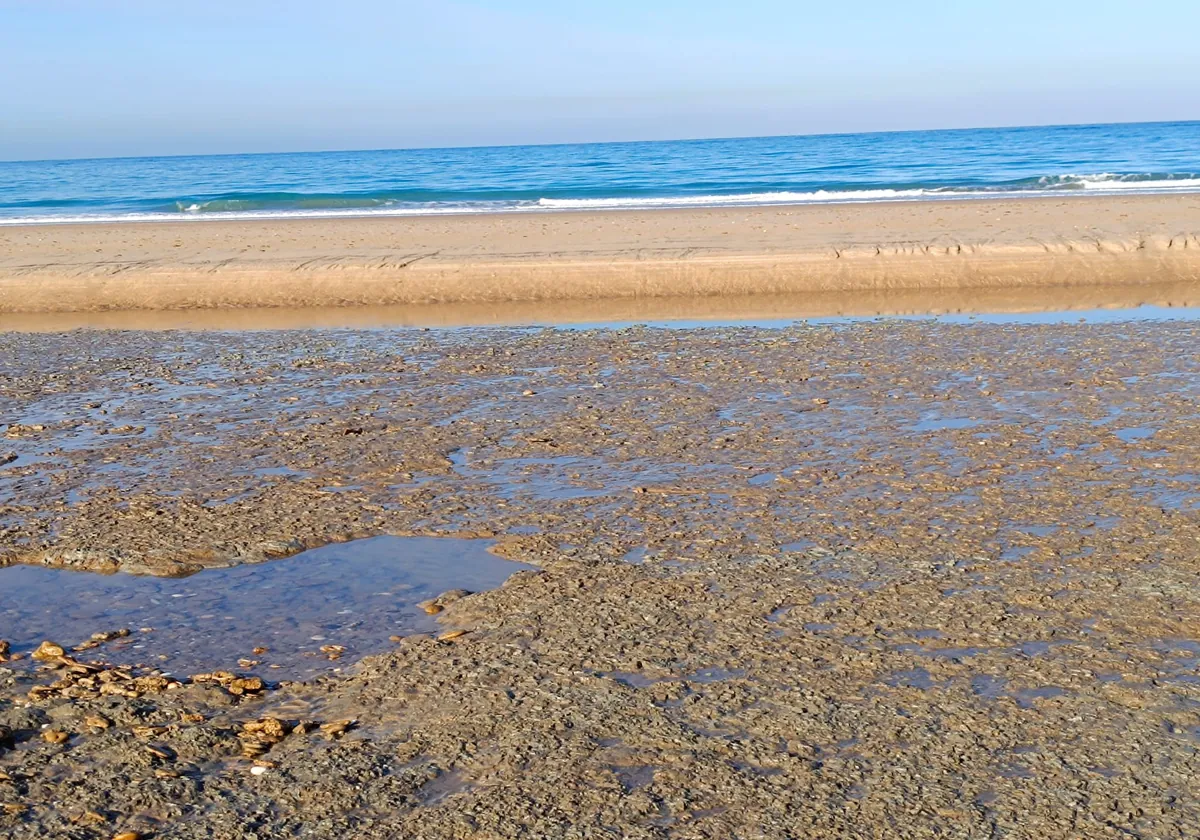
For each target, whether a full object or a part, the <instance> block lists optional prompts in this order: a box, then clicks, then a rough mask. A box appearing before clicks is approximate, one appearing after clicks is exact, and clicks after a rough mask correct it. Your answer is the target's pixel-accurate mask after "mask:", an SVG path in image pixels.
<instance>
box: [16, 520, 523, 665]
mask: <svg viewBox="0 0 1200 840" xmlns="http://www.w3.org/2000/svg"><path fill="white" fill-rule="evenodd" d="M491 544H492V543H491V541H490V540H481V539H455V538H449V537H392V536H381V537H371V538H368V539H362V540H355V541H353V542H347V543H338V544H334V545H328V546H324V547H322V548H317V549H313V550H311V551H306V552H303V553H301V554H298V555H296V556H295V557H291V558H288V559H285V560H274V561H271V562H268V563H262V564H257V565H251V566H237V567H235V568H232V569H213V570H210V571H203V572H199V573H198V574H195V575H192V576H191V577H187V578H156V577H139V576H134V575H125V574H116V575H101V574H94V573H89V572H76V571H64V570H61V569H47V568H43V567H40V566H10V567H8V568H4V569H0V590H3V592H4V599H3V604H2V605H0V638H2V639H6V640H8V641H9V642H11V643H12V646H13V650H14V651H18V652H19V651H28V650H31V649H32V648H34V647H36V646H37V645H38V644H39V643H40V642H41V641H42V640H43V639H51V640H53V641H56V642H58V643H60V644H63V645H67V646H70V645H74V644H78V643H79V642H82V641H84V640H86V639H88V638H89V637H90V636H91V635H92V634H93V633H96V632H101V631H108V630H115V629H118V628H130V629H131V630H132V631H133V632H132V633H131V635H130V636H129V637H127V638H124V639H120V640H118V641H116V642H110V643H108V644H105V645H103V646H102V647H100V648H97V649H95V650H91V651H88V652H86V653H84V654H82V658H83V659H84V660H85V661H86V660H88V659H97V658H102V659H105V660H107V661H111V662H113V663H116V664H145V665H153V666H155V667H160V668H162V669H163V670H166V671H170V672H173V673H178V674H187V673H196V672H201V671H210V670H214V669H224V670H235V671H241V672H246V671H250V672H254V673H257V674H259V675H261V676H263V677H264V678H267V679H270V680H272V681H274V680H281V679H293V680H295V679H306V678H309V677H311V676H313V675H315V674H318V673H321V672H326V671H330V670H336V669H338V668H339V667H340V666H341V665H346V664H350V663H353V662H354V661H356V660H357V659H358V658H360V657H362V656H364V655H368V654H372V653H379V652H382V651H384V650H387V649H388V648H389V647H390V646H391V642H389V641H388V637H389V636H392V635H406V634H410V633H419V632H429V631H434V630H436V629H438V627H439V625H438V624H437V622H436V621H435V619H434V617H432V616H428V615H426V614H425V613H424V611H423V610H421V609H420V608H418V607H417V606H416V605H417V604H418V603H420V602H421V601H424V600H427V599H429V598H433V597H436V596H437V595H439V594H441V593H443V592H446V591H447V590H450V589H468V590H471V591H480V590H484V589H492V588H495V587H497V586H499V585H500V584H502V583H503V582H504V581H505V580H506V579H507V578H508V577H509V575H511V574H512V573H513V572H516V571H518V570H519V569H528V568H530V567H529V566H526V565H524V564H521V563H514V562H511V561H509V560H504V559H502V558H500V557H497V556H495V555H493V554H491V553H490V552H489V551H488V550H487V549H488V547H489V546H490V545H491ZM141 628H153V629H151V630H149V631H146V632H143V630H142V629H141ZM328 645H338V646H341V647H344V648H345V652H344V654H343V658H342V659H340V660H338V661H331V660H330V659H329V658H328V656H327V654H326V653H323V652H322V651H321V647H322V646H328ZM256 647H265V648H267V649H268V652H267V653H265V654H261V655H255V654H253V653H252V652H253V650H254V648H256ZM239 659H249V660H254V661H257V662H258V663H259V664H258V665H256V666H239V665H238V660H239Z"/></svg>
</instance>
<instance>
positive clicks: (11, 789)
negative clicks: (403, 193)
mask: <svg viewBox="0 0 1200 840" xmlns="http://www.w3.org/2000/svg"><path fill="white" fill-rule="evenodd" d="M0 359H2V360H3V361H2V362H0V365H3V370H2V373H3V374H4V378H3V379H2V380H0V388H2V393H0V397H2V398H3V404H4V405H5V406H6V417H5V419H7V420H8V421H9V422H10V423H11V424H16V425H10V426H8V427H7V431H6V432H4V435H5V436H4V437H3V438H0V440H2V441H3V446H0V452H7V453H9V454H10V455H11V456H14V457H13V458H12V459H11V460H9V462H8V463H7V464H6V465H5V466H3V467H0V482H2V483H0V496H2V497H3V498H4V499H6V500H7V501H6V502H5V504H4V507H3V508H0V517H2V518H0V528H3V531H2V532H0V533H2V534H3V541H4V542H3V550H4V555H3V557H4V562H8V563H21V562H25V563H48V564H52V565H57V566H62V567H66V568H90V569H103V570H117V569H124V570H129V571H135V572H142V573H157V574H186V573H188V572H190V571H194V570H196V569H199V568H204V567H208V566H221V565H228V564H236V563H245V562H262V561H267V562H269V561H270V558H271V557H273V556H277V555H278V554H280V553H287V552H290V551H298V550H300V549H301V548H303V547H308V546H316V545H320V544H324V543H328V542H330V541H333V540H340V539H347V538H350V537H354V536H365V535H370V534H376V533H382V532H392V533H419V534H429V535H432V534H454V535H459V536H464V535H470V536H496V537H497V538H498V540H499V548H500V550H501V551H502V552H503V553H504V554H505V555H506V556H509V557H512V558H514V559H517V560H521V561H524V562H528V563H530V564H532V565H535V566H538V567H540V571H524V572H519V573H517V574H515V575H513V576H512V577H511V578H510V579H509V580H508V582H507V583H506V584H504V585H503V586H502V587H500V588H499V589H496V590H493V591H491V592H485V593H481V594H477V595H473V596H470V597H466V598H462V599H460V600H456V601H454V602H453V603H452V604H450V605H449V607H448V608H447V609H446V610H445V611H444V613H442V614H440V615H439V616H438V618H439V619H440V620H442V621H443V622H444V624H445V625H446V626H448V627H457V628H462V629H467V630H469V631H470V632H468V633H466V634H465V635H461V636H457V637H455V638H452V639H444V640H442V641H438V640H436V639H434V638H433V637H431V636H415V637H410V638H408V639H406V640H405V641H404V642H402V643H399V644H397V646H396V649H395V650H394V651H393V652H390V653H386V654H383V655H380V656H376V657H370V658H368V659H366V660H365V661H364V662H363V663H362V664H361V665H360V666H359V667H358V668H357V669H356V670H355V671H354V672H353V673H351V674H350V675H348V676H343V677H339V678H329V679H323V680H321V681H318V682H316V683H312V684H305V685H291V686H285V687H282V688H279V689H274V690H268V691H264V692H262V693H261V694H253V693H252V694H246V693H243V694H238V695H231V694H229V692H228V691H227V690H225V689H223V688H220V687H218V686H216V685H214V684H212V683H211V682H209V683H205V682H199V683H194V684H187V685H184V686H183V687H181V688H178V689H173V690H164V691H161V692H158V693H156V692H153V691H148V692H146V693H144V694H143V695H142V696H140V697H137V698H129V697H123V696H115V695H100V694H97V693H95V692H91V691H90V690H81V689H80V690H77V689H74V688H70V687H69V686H66V687H62V688H60V689H53V690H51V689H47V690H46V691H48V692H49V696H46V692H35V696H36V697H38V698H39V699H37V700H36V701H34V702H32V704H30V705H27V700H26V695H27V692H28V691H29V690H30V689H31V688H33V687H35V686H38V685H43V686H44V685H47V684H49V683H50V681H51V680H54V679H56V678H57V677H61V676H63V672H62V671H55V672H53V673H50V674H42V675H30V674H28V673H27V672H25V671H20V670H14V671H11V672H8V671H0V696H2V697H4V698H6V699H3V700H0V726H3V727H6V728H7V731H8V733H9V735H8V736H7V742H6V743H8V744H11V745H12V746H10V747H8V748H5V747H4V746H0V774H2V775H0V803H8V804H11V805H12V806H13V807H12V808H11V809H8V810H0V827H3V829H4V830H5V831H6V832H7V833H8V835H10V836H13V837H16V838H32V837H44V836H50V835H56V834H58V835H65V834H67V833H68V832H75V833H76V834H78V836H81V837H110V836H112V835H113V834H115V833H117V831H118V830H136V831H142V832H146V833H152V834H155V835H161V836H169V837H173V838H174V837H177V838H192V837H197V838H198V837H228V838H243V837H250V836H251V835H252V834H253V833H255V832H257V833H258V835H259V836H291V835H294V834H301V833H304V832H308V834H309V836H317V837H348V836H364V837H366V836H420V837H456V838H457V837H464V838H465V837H528V836H550V837H567V836H572V837H592V836H594V837H602V836H614V835H616V836H625V837H645V838H663V837H688V838H691V837H712V838H727V837H732V836H739V837H740V836H765V837H812V838H829V837H839V838H862V837H964V838H992V837H1013V838H1034V837H1037V838H1077V837H1089V838H1091V837H1128V836H1142V837H1177V838H1182V837H1187V836H1190V834H1191V833H1193V831H1194V828H1195V826H1196V825H1197V824H1200V810H1198V808H1197V802H1200V789H1198V783H1197V781H1196V780H1197V778H1200V776H1198V774H1197V770H1198V769H1200V768H1197V766H1196V747H1197V744H1198V738H1200V734H1198V733H1200V712H1198V711H1197V709H1198V708H1200V707H1198V706H1197V701H1198V700H1200V604H1198V603H1197V598H1198V597H1200V595H1198V594H1197V592H1198V590H1197V587H1196V586H1195V558H1196V556H1197V553H1198V550H1200V475H1198V473H1197V471H1196V464H1197V463H1200V435H1198V434H1197V433H1196V429H1197V428H1198V427H1200V417H1198V414H1200V409H1198V407H1197V406H1198V402H1197V399H1198V397H1200V326H1197V325H1195V324H1189V323H1171V322H1167V323H1130V324H1108V325H1056V326H1052V327H1050V326H1047V327H1042V326H996V325H963V326H959V325H948V324H897V323H888V324H860V325H852V326H844V327H809V328H805V327H797V328H792V329H786V330H775V331H772V330H755V329H720V330H702V331H689V332H678V331H661V330H647V329H633V330H625V331H613V332H580V333H563V332H553V331H544V332H535V333H528V332H519V331H505V330H472V331H460V332H455V333H441V334H439V333H420V332H386V331H382V332H379V331H377V332H351V331H343V332H328V333H300V332H296V333H287V332H281V333H262V334H215V333H166V334H163V333H159V334H153V335H151V334H146V333H122V334H117V333H86V332H85V333H77V334H71V335H32V336H31V335H22V336H18V335H6V336H3V337H0ZM267 568H269V566H268V567H267ZM97 629H106V628H97ZM59 641H62V642H65V643H73V642H75V641H77V640H75V639H65V640H59ZM330 641H331V642H333V643H336V642H337V640H336V639H331V640H330ZM354 654H355V651H354V650H353V649H352V647H351V649H349V650H347V652H346V656H347V657H349V658H352V657H353V656H354ZM235 655H236V654H235V653H233V652H231V662H230V663H229V668H230V670H233V671H239V672H241V669H239V667H238V666H237V664H236V662H234V661H232V659H233V657H234V656H235ZM0 667H2V666H0ZM247 673H253V671H252V670H251V671H249V672H247ZM264 676H266V677H268V678H269V674H264ZM56 692H57V693H56ZM64 692H65V693H66V694H68V695H70V694H72V693H74V694H75V695H76V696H74V697H69V696H67V697H64V696H63V694H64ZM97 714H103V715H104V716H105V718H106V719H107V720H109V721H110V725H109V726H108V727H107V728H97V727H95V726H91V725H89V724H88V722H87V719H88V717H89V716H95V715H97ZM264 715H274V716H277V717H279V718H280V719H283V720H284V721H286V722H287V723H288V726H289V727H290V725H291V724H292V723H293V722H296V721H300V720H311V721H314V722H317V723H333V724H337V722H338V721H345V720H353V721H354V724H353V725H352V726H350V727H349V728H346V729H344V730H341V731H335V732H333V733H332V734H330V735H329V736H328V737H326V736H325V735H323V734H322V733H321V731H320V730H319V729H317V730H314V731H311V732H303V733H300V732H297V733H293V734H290V735H287V736H286V737H283V738H280V739H279V740H277V741H274V742H273V743H272V744H271V745H270V748H269V750H267V751H266V752H265V753H264V754H261V755H260V756H259V760H260V762H261V763H260V769H259V770H257V771H255V772H257V773H259V775H252V773H251V767H252V762H251V761H250V760H249V759H247V758H241V757H239V756H241V755H242V754H243V747H242V742H243V740H244V739H240V738H239V737H238V735H239V733H242V734H243V735H245V734H246V733H245V731H244V730H243V725H244V724H245V723H246V722H248V721H254V720H257V719H258V718H261V717H263V716H264ZM43 725H50V727H51V728H52V729H54V730H55V731H61V732H63V733H65V734H66V736H67V737H66V738H65V740H64V741H63V742H62V743H51V742H49V741H45V740H43V739H42V736H41V734H40V733H41V732H42V731H43V730H42V729H41V727H42V726H43ZM144 727H157V728H153V729H151V730H150V731H147V730H146V729H145V728H144ZM334 729H335V730H336V729H337V727H336V726H335V727H334ZM54 739H57V736H54V738H53V739H52V740H54ZM148 746H149V747H153V748H154V750H157V752H155V751H148V749H147V747H148ZM164 755H165V756H166V757H163V756H164ZM88 812H92V813H93V814H95V815H97V816H99V817H100V818H101V820H102V821H101V822H99V823H94V822H93V818H92V817H85V816H82V815H84V814H86V813H88Z"/></svg>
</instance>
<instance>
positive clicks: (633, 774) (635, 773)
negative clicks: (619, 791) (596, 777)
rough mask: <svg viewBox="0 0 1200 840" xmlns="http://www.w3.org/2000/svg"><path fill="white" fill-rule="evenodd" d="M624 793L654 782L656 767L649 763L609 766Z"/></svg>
mask: <svg viewBox="0 0 1200 840" xmlns="http://www.w3.org/2000/svg"><path fill="white" fill-rule="evenodd" d="M610 769H611V770H612V772H613V774H614V775H615V776H616V777H617V781H618V782H619V783H620V785H621V787H622V788H624V790H625V792H626V793H633V792H634V791H638V790H641V789H642V788H645V787H649V786H650V785H652V784H654V773H655V771H656V770H657V769H658V768H657V767H655V766H654V765H651V764H636V765H629V766H621V765H618V766H613V767H612V768H610Z"/></svg>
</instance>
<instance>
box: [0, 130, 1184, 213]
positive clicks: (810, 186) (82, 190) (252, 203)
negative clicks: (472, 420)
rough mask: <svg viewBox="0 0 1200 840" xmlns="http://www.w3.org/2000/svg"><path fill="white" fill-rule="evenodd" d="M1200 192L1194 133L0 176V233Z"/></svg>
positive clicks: (223, 158)
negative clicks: (115, 224)
mask: <svg viewBox="0 0 1200 840" xmlns="http://www.w3.org/2000/svg"><path fill="white" fill-rule="evenodd" d="M1192 191H1194V192H1200V121H1197V122H1170V123H1128V124H1113V125H1072V126H1051V127H1044V126H1043V127H1028V128H987V129H961V130H946V131H904V132H887V133H872V134H826V135H806V136H794V137H749V138H735V139H715V140H679V141H656V142H630V143H592V144H575V145H543V146H497V147H476V148H446V149H393V150H379V151H347V152H303V153H289V154H247V155H202V156H181V157H140V158H104V159H92V160H44V161H8V162H0V224H30V223H53V222H101V221H149V220H166V219H178V220H196V221H200V220H204V219H248V218H261V217H275V216H299V217H335V216H409V215H436V214H455V213H499V212H521V213H537V212H544V211H552V210H557V211H561V210H595V209H636V208H655V207H663V208H669V207H676V208H681V207H720V206H730V207H753V206H763V205H785V204H814V203H837V202H881V201H911V200H924V201H945V200H970V199H978V198H1000V197H1010V196H1053V197H1062V196H1073V195H1104V194H1110V195H1129V194H1135V193H1175V192H1192Z"/></svg>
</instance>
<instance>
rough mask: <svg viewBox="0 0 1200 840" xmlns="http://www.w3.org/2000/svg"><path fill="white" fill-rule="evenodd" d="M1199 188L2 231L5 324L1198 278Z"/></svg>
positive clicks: (0, 308)
mask: <svg viewBox="0 0 1200 840" xmlns="http://www.w3.org/2000/svg"><path fill="white" fill-rule="evenodd" d="M1198 232H1200V196H1196V195H1183V196H1130V197H1118V198H1112V197H1103V198H1098V197H1091V198H1088V197H1070V198H1063V199H1045V198H1041V199H1027V200H1005V201H941V202H903V203H888V204H856V205H822V206H790V207H767V208H720V209H707V210H661V211H653V212H626V211H620V212H604V213H538V214H534V213H529V214H506V215H475V216H471V215H464V216H449V217H419V218H351V219H334V220H331V219H303V220H278V219H273V220H264V221H228V222H227V221H220V222H216V221H206V222H194V221H193V222H171V223H162V224H158V223H137V224H130V223H127V224H96V225H53V226H22V227H6V228H0V314H6V315H7V314H11V313H16V312H25V313H52V312H80V311H84V312H87V311H103V310H130V309H196V308H243V307H313V306H348V305H389V304H426V303H459V304H487V303H493V302H512V301H564V300H588V299H600V298H626V299H628V298H650V297H671V296H686V295H692V296H696V295H702V296H711V295H759V294H773V295H781V294H783V295H788V294H790V295H795V294H803V293H811V292H832V291H846V290H875V291H880V290H891V289H1005V288H1013V287H1041V286H1066V287H1077V286H1080V285H1094V284H1101V285H1123V286H1142V285H1144V284H1162V283H1194V282H1197V281H1200V239H1198V238H1197V233H1198Z"/></svg>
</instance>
